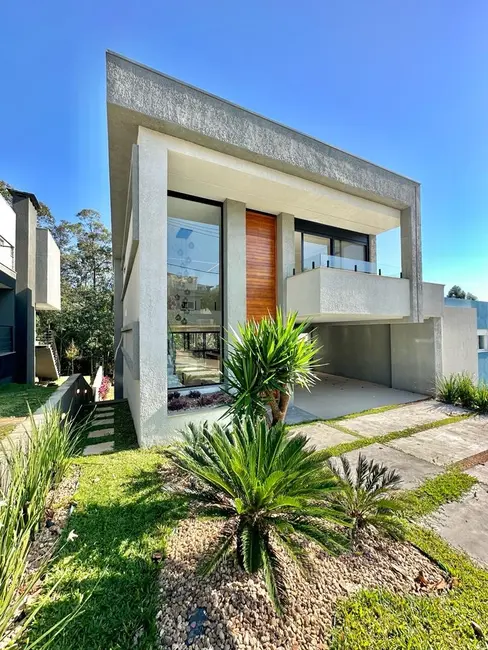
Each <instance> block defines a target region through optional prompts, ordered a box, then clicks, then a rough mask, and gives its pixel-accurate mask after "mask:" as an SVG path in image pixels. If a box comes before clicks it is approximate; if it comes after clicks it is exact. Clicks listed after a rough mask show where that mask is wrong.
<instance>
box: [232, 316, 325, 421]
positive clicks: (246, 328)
mask: <svg viewBox="0 0 488 650" xmlns="http://www.w3.org/2000/svg"><path fill="white" fill-rule="evenodd" d="M296 319H297V315H296V313H291V314H288V315H287V316H286V317H285V316H283V313H282V311H281V310H280V309H278V310H277V312H276V317H275V318H273V317H272V316H268V317H266V318H263V319H262V320H260V321H259V322H256V321H254V320H250V321H248V322H247V323H246V324H245V325H239V327H238V333H232V334H231V336H230V351H229V354H228V357H227V359H226V361H225V362H224V366H225V378H226V382H227V384H228V387H229V392H230V393H231V394H232V395H233V397H234V401H233V403H232V404H231V406H230V408H229V411H228V413H231V414H232V415H233V416H234V417H235V418H236V419H237V420H239V419H241V418H242V417H254V418H256V417H266V416H267V412H268V407H269V408H270V409H271V417H272V420H271V424H276V423H277V422H282V421H284V419H285V417H286V412H287V409H288V404H289V401H290V396H291V393H292V391H293V387H294V385H295V384H296V385H298V386H302V387H304V388H307V389H309V388H310V387H311V386H312V385H313V384H314V382H315V380H316V376H315V374H314V369H315V368H316V366H317V365H318V364H317V362H316V360H315V358H316V355H317V352H318V350H319V348H318V346H317V343H316V341H315V340H314V339H312V338H311V337H309V336H308V335H307V334H306V330H307V328H308V325H309V324H308V322H304V323H297V321H296Z"/></svg>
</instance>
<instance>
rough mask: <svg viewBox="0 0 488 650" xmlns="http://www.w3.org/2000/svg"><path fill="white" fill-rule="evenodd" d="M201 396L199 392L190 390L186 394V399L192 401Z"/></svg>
mask: <svg viewBox="0 0 488 650" xmlns="http://www.w3.org/2000/svg"><path fill="white" fill-rule="evenodd" d="M200 395H201V392H200V391H199V390H191V391H190V392H189V393H188V397H191V398H192V399H198V398H199V397H200Z"/></svg>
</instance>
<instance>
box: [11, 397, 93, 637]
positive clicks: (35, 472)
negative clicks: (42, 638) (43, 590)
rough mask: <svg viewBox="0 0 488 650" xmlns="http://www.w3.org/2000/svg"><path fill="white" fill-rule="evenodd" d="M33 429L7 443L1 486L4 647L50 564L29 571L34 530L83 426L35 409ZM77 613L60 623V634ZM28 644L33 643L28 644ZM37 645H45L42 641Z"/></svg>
mask: <svg viewBox="0 0 488 650" xmlns="http://www.w3.org/2000/svg"><path fill="white" fill-rule="evenodd" d="M30 425H31V433H30V434H29V438H28V440H27V443H26V444H19V443H12V444H10V446H9V447H7V448H6V447H4V448H3V452H4V454H5V458H6V467H5V468H4V473H3V475H2V477H1V478H2V480H1V489H0V502H1V505H0V557H1V558H2V561H1V562H0V647H3V645H2V642H3V641H4V640H5V639H6V635H7V633H8V630H9V626H10V624H11V622H12V619H13V617H14V616H15V615H16V613H17V612H18V610H19V608H20V607H21V606H22V605H23V604H24V601H25V598H26V594H27V595H28V594H29V593H30V591H31V590H32V588H33V587H34V585H35V584H36V582H37V581H38V580H39V578H40V576H41V575H42V573H43V572H44V571H45V569H46V564H47V559H45V560H44V561H41V563H40V567H39V569H38V570H37V571H35V572H34V573H31V574H29V575H28V574H27V555H28V552H29V547H30V542H31V540H32V538H33V535H34V533H35V532H36V530H37V529H38V528H39V526H40V524H41V521H42V519H43V516H44V511H45V506H46V499H47V496H48V493H49V490H50V489H52V488H54V487H56V485H58V483H59V481H60V480H61V479H62V477H63V475H64V474H65V472H66V469H67V466H68V464H69V462H70V459H71V456H72V455H73V454H74V453H75V452H76V449H77V446H78V441H79V437H80V436H81V428H80V427H78V426H76V425H74V424H73V422H72V421H70V420H69V419H68V418H65V417H63V415H62V414H61V412H60V411H59V410H57V409H45V410H44V420H43V422H42V423H41V424H37V422H36V420H35V419H34V417H33V415H32V413H31V414H30ZM36 612H37V609H36V608H35V607H34V608H33V610H31V612H30V614H29V615H28V616H27V617H26V618H25V619H24V620H23V622H22V624H21V625H20V627H19V629H18V630H17V631H16V633H15V634H16V635H20V634H21V633H22V632H23V631H24V629H25V627H26V626H27V624H28V623H29V622H30V621H31V620H32V619H33V618H34V616H35V614H36ZM71 618H72V616H71V615H70V616H69V617H68V618H67V619H66V620H65V621H63V622H61V623H60V624H59V628H57V630H58V631H56V632H55V631H54V630H53V631H52V635H47V636H50V637H51V640H52V638H53V635H55V634H57V633H59V632H60V631H61V630H62V629H63V627H64V625H66V624H67V623H68V622H69V620H71ZM26 647H28V646H26ZM36 647H39V648H43V647H47V645H46V646H44V645H43V644H42V643H41V644H39V645H36Z"/></svg>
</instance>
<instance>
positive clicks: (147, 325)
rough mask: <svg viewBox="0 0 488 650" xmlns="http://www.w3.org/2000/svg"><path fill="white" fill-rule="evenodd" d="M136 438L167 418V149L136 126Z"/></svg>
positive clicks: (152, 434)
mask: <svg viewBox="0 0 488 650" xmlns="http://www.w3.org/2000/svg"><path fill="white" fill-rule="evenodd" d="M138 144H139V223H140V228H139V251H138V252H139V305H140V307H139V310H140V311H139V336H140V339H139V343H140V352H139V355H140V356H139V359H140V384H139V385H140V418H139V431H138V433H139V438H140V440H139V442H140V443H141V444H142V445H144V446H148V445H151V444H154V443H155V442H157V441H159V442H160V441H161V440H162V438H163V437H164V428H165V423H166V420H167V388H168V378H167V361H168V358H167V354H168V341H167V338H168V323H167V318H168V316H167V271H168V268H167V221H168V219H167V198H168V196H167V195H168V152H167V148H166V145H165V144H164V141H163V140H162V139H161V137H160V136H159V134H156V133H153V132H152V131H149V130H147V129H144V128H139V137H138Z"/></svg>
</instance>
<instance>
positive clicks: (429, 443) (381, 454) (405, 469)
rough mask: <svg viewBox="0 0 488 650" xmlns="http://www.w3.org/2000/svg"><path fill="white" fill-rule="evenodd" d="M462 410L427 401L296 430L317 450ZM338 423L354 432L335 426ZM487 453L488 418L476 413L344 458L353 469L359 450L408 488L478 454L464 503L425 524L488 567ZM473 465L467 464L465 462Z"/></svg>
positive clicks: (431, 421) (445, 508) (447, 508)
mask: <svg viewBox="0 0 488 650" xmlns="http://www.w3.org/2000/svg"><path fill="white" fill-rule="evenodd" d="M463 413H466V411H464V410H463V409H459V408H456V407H452V406H448V405H446V404H441V403H439V402H436V401H434V400H428V401H419V402H416V403H414V404H408V405H406V406H399V407H398V408H396V409H391V410H388V411H383V412H381V413H372V414H369V415H363V416H360V417H357V418H351V419H346V420H339V421H336V422H329V423H324V422H315V423H311V424H306V425H303V426H300V427H297V428H296V429H295V430H297V431H300V432H301V433H305V434H306V435H308V436H309V437H310V441H311V443H312V444H313V445H314V446H316V447H317V448H320V449H324V448H327V447H333V446H335V445H337V444H339V443H343V442H352V441H354V440H357V439H358V437H372V436H375V437H378V436H382V435H386V434H387V433H393V432H396V431H404V430H405V429H408V428H412V427H418V426H419V425H433V424H435V423H436V422H439V421H442V420H445V419H446V418H448V417H451V416H457V415H462V414H463ZM337 425H339V426H340V427H343V428H346V429H347V430H348V431H349V433H347V432H346V431H341V430H338V429H335V427H336V426H337ZM485 451H488V416H473V417H470V418H467V419H463V420H461V421H459V422H455V423H450V424H445V425H442V426H434V427H433V428H429V429H427V430H425V431H421V432H419V433H415V434H412V435H410V436H408V437H402V438H397V439H396V440H391V441H389V442H387V443H385V444H380V443H378V442H376V443H374V444H371V445H369V446H366V447H363V448H362V449H359V450H354V451H350V452H348V453H346V454H345V456H346V457H347V458H348V459H349V461H350V462H351V465H352V466H353V467H354V466H355V464H356V463H357V459H358V456H359V454H363V455H364V456H366V458H368V459H374V460H377V461H380V462H382V463H384V464H385V465H387V466H388V467H389V468H392V469H396V470H397V471H398V472H399V474H400V475H401V476H402V479H403V486H402V487H403V488H404V489H412V488H415V487H418V486H419V485H421V484H422V483H424V481H426V480H427V479H429V478H432V477H434V476H436V475H438V474H440V473H442V472H444V471H445V470H446V467H447V466H449V465H451V464H452V463H458V462H460V461H463V460H465V459H468V458H470V457H472V456H475V455H477V454H479V455H480V458H483V463H481V462H480V463H479V464H478V465H475V466H474V467H470V469H469V470H467V471H468V473H469V474H471V475H472V476H474V477H475V478H476V479H477V480H478V481H479V483H478V484H477V485H476V486H475V487H474V488H473V489H472V490H471V491H470V492H469V493H468V494H467V495H466V496H465V497H464V498H463V499H462V500H461V501H459V502H452V503H449V504H446V505H445V506H443V507H442V508H440V509H439V511H438V512H436V513H434V514H433V515H431V516H430V517H428V518H427V519H426V520H425V522H424V523H425V524H426V525H428V526H430V527H432V528H433V529H434V530H435V531H436V532H437V533H439V534H440V535H441V536H442V537H444V538H445V539H446V540H447V541H448V542H449V543H450V544H452V545H453V546H455V547H457V548H460V549H461V550H464V551H465V552H466V553H468V554H469V555H470V556H471V557H472V558H473V559H474V560H475V561H477V562H479V563H482V564H485V565H487V566H488V462H486V455H484V454H482V452H485ZM477 460H479V459H478V458H475V459H471V462H475V461H477ZM469 465H470V463H469V462H468V465H466V466H469Z"/></svg>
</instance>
